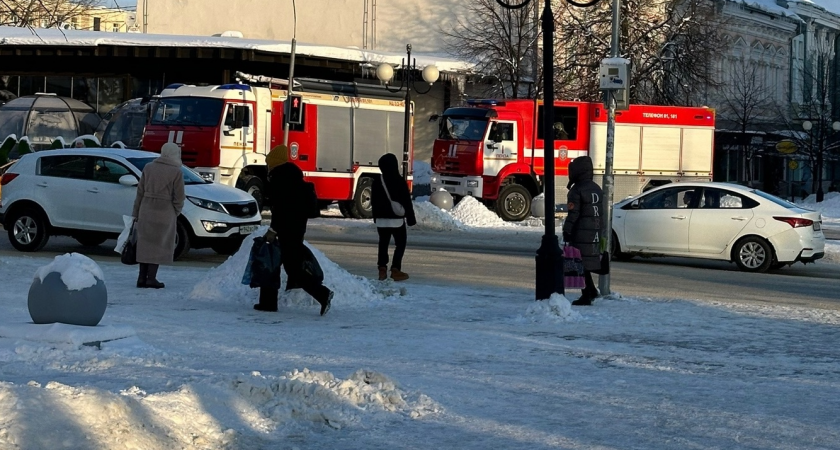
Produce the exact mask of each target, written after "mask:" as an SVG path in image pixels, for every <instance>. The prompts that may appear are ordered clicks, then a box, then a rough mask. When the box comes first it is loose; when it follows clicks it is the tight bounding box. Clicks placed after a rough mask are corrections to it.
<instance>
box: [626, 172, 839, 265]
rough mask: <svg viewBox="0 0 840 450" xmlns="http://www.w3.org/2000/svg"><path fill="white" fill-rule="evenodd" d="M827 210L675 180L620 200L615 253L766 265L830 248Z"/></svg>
mask: <svg viewBox="0 0 840 450" xmlns="http://www.w3.org/2000/svg"><path fill="white" fill-rule="evenodd" d="M821 226H822V219H821V217H820V213H818V212H815V211H811V210H808V209H804V208H802V207H799V206H797V205H795V204H793V203H791V202H788V201H786V200H783V199H781V198H779V197H776V196H774V195H770V194H768V193H766V192H762V191H759V190H757V189H752V188H748V187H745V186H740V185H736V184H730V183H672V184H667V185H665V186H661V187H658V188H656V189H652V190H650V191H648V192H645V193H643V194H641V195H638V196H636V197H633V198H629V199H625V200H623V201H621V202H619V203H616V204H615V205H614V207H613V239H612V242H613V255H614V257H615V258H616V259H621V258H623V257H630V256H633V255H650V256H681V257H691V258H705V259H718V260H725V261H733V262H735V264H737V265H738V267H739V268H740V269H741V270H744V271H748V272H765V271H767V270H768V269H770V268H773V269H777V268H780V267H783V266H785V265H789V264H793V263H795V262H802V263H809V262H814V261H816V260H818V259H820V258H822V257H823V256H824V254H825V236H824V235H823V232H822V229H821Z"/></svg>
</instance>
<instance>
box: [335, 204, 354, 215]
mask: <svg viewBox="0 0 840 450" xmlns="http://www.w3.org/2000/svg"><path fill="white" fill-rule="evenodd" d="M352 204H353V201H352V200H351V201H346V200H344V201H340V202H338V210H339V211H340V212H341V215H342V216H343V217H345V218H348V219H350V218H352V217H353V215H352V214H350V205H352Z"/></svg>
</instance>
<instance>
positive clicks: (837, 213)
mask: <svg viewBox="0 0 840 450" xmlns="http://www.w3.org/2000/svg"><path fill="white" fill-rule="evenodd" d="M797 205H799V206H802V207H805V208H808V209H812V210H814V211H819V212H820V214H822V215H823V217H829V218H840V192H828V193H826V194H825V197H823V201H822V202H820V203H817V195H816V194H811V195H809V196H808V197H806V198H805V199H804V200H802V201H801V202H799V203H797Z"/></svg>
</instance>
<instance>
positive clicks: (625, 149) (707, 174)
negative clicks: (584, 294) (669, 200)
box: [431, 100, 715, 221]
mask: <svg viewBox="0 0 840 450" xmlns="http://www.w3.org/2000/svg"><path fill="white" fill-rule="evenodd" d="M544 110H545V105H544V104H543V103H542V102H540V101H537V102H535V101H534V100H474V101H469V102H468V106H466V107H455V108H449V109H447V110H446V111H445V112H444V113H443V115H442V116H441V117H439V123H440V132H439V136H438V139H436V140H435V143H434V149H433V151H432V172H433V173H432V180H431V190H432V192H435V191H437V190H446V191H448V192H449V193H450V194H452V195H453V196H454V197H456V199H457V198H459V197H463V196H466V195H470V196H473V197H475V198H477V199H480V200H482V201H483V202H484V203H485V204H487V205H488V206H489V207H491V208H495V210H496V212H497V213H498V214H499V216H500V217H501V218H503V219H505V220H508V221H519V220H522V219H525V218H526V217H528V215H529V214H530V210H531V199H532V198H533V197H534V196H536V195H538V194H540V193H541V192H542V191H543V182H544V178H545V174H544V168H543V154H544V143H543V136H544V134H545V132H546V130H544V129H543V127H544V126H543V120H542V117H543V111H544ZM714 128H715V113H714V110H712V109H709V108H696V107H670V106H647V105H632V106H630V109H629V110H627V111H619V112H617V113H616V129H615V154H614V165H613V167H614V171H613V173H614V175H615V193H614V195H615V198H617V199H621V198H625V197H627V196H630V195H636V194H639V193H640V192H642V191H644V190H646V189H649V188H651V187H655V186H659V185H662V184H665V183H669V182H672V181H678V180H684V181H697V180H705V181H711V179H712V155H713V151H714V142H713V139H714ZM606 130H607V110H606V109H605V108H604V106H603V105H602V104H600V103H588V102H566V101H557V102H555V103H554V126H553V127H552V129H551V130H548V132H551V133H554V138H555V141H554V158H555V169H556V170H555V175H556V177H557V178H556V184H555V186H556V189H555V198H556V199H557V202H558V203H563V202H564V201H565V198H566V193H567V190H566V184H567V183H568V174H569V172H568V171H569V162H570V161H571V160H572V159H574V158H576V157H578V156H584V155H589V156H590V157H592V160H593V163H594V165H595V174H596V177H595V181H596V182H598V183H599V184H600V181H601V175H603V173H604V161H605V154H606ZM546 210H547V211H551V209H550V208H549V207H548V206H547V207H546Z"/></svg>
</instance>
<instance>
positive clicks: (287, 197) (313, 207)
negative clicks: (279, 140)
mask: <svg viewBox="0 0 840 450" xmlns="http://www.w3.org/2000/svg"><path fill="white" fill-rule="evenodd" d="M272 152H273V150H272ZM268 179H269V183H268V198H269V199H270V201H269V204H270V205H269V206H270V207H271V226H270V227H269V229H268V232H267V233H266V234H265V240H266V241H268V242H273V241H274V240H275V239H276V240H277V242H278V243H279V244H280V258H281V261H282V264H283V270H285V271H286V277H287V279H286V283H287V285H288V284H290V283H292V284H293V285H295V286H298V287H301V288H303V290H304V291H306V293H307V294H309V295H311V296H312V297H313V298H315V300H317V301H318V303H320V304H321V315H322V316H323V315H324V314H326V313H327V311H329V309H330V302H331V301H332V298H333V292H332V291H331V290H329V289H328V288H327V287H326V286H324V285H323V284H322V282H321V280H318V279H314V278H313V277H312V276H310V274H308V273H307V272H306V271H305V270H304V262H305V259H306V255H307V251H306V249H305V248H304V246H305V244H304V243H303V237H304V234H306V223H307V221H308V220H309V219H310V218H314V217H318V216H319V215H320V211H319V209H318V197H317V196H316V195H315V186H314V185H313V184H312V183H308V182H306V181H304V180H303V172H302V171H301V170H300V168H299V167H298V166H297V165H295V164H293V163H290V162H286V163H283V164H280V165H278V166H277V167H274V168H272V169H271V171H270V172H269V174H268ZM263 291H264V289H260V303H258V304H257V305H254V309H257V310H261V311H270V310H273V311H276V310H277V290H273V292H272V289H270V288H269V289H265V292H263ZM272 307H273V308H272Z"/></svg>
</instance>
